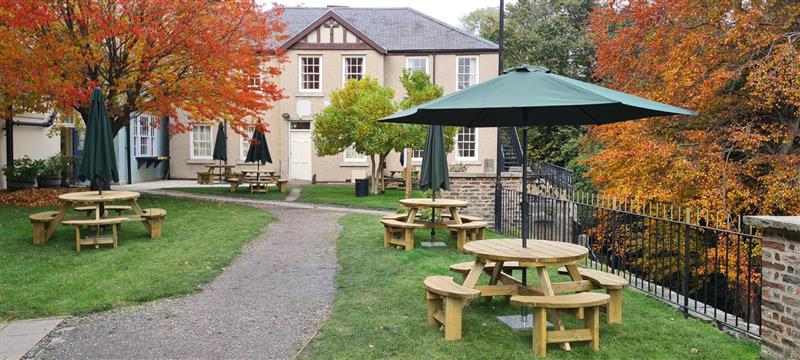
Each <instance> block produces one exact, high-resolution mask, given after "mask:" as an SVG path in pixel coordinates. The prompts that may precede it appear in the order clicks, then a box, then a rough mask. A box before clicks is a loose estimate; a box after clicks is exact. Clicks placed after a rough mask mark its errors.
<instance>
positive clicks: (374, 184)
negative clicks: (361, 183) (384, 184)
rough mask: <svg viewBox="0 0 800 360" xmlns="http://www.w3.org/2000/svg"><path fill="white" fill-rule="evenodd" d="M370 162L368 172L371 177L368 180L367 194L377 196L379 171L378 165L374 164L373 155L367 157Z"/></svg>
mask: <svg viewBox="0 0 800 360" xmlns="http://www.w3.org/2000/svg"><path fill="white" fill-rule="evenodd" d="M369 162H370V170H371V171H370V172H371V173H372V176H371V177H370V179H369V193H370V194H372V195H378V172H379V171H380V165H379V164H377V165H376V164H375V155H370V157H369Z"/></svg>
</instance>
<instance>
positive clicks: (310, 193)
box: [166, 185, 423, 210]
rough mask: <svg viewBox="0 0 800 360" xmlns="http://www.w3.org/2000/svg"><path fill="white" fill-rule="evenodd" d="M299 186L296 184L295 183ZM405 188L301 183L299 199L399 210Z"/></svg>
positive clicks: (212, 190)
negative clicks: (372, 191) (361, 192)
mask: <svg viewBox="0 0 800 360" xmlns="http://www.w3.org/2000/svg"><path fill="white" fill-rule="evenodd" d="M295 187H296V186H295ZM166 190H174V191H181V192H187V193H193V194H201V195H218V196H231V197H240V198H247V199H258V200H284V199H286V196H287V195H288V193H287V194H281V193H279V192H277V191H272V188H271V189H270V192H269V194H251V193H250V191H249V190H247V187H245V186H242V187H240V188H239V191H237V192H235V193H232V192H230V191H229V188H228V187H224V188H223V187H187V188H170V189H166ZM404 195H405V193H404V191H403V190H402V189H386V192H385V193H383V194H380V195H370V196H365V197H356V191H355V186H353V185H301V186H300V197H299V198H298V199H297V202H303V203H311V204H323V205H338V206H348V207H355V208H366V209H378V210H396V209H399V208H400V203H398V201H399V200H400V199H403V198H405V196H404ZM422 196H423V192H422V191H421V190H419V189H414V190H413V191H412V197H422Z"/></svg>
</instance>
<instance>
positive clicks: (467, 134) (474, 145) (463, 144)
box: [456, 127, 478, 160]
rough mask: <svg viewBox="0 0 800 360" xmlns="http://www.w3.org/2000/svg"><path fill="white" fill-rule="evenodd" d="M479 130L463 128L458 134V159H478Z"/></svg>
mask: <svg viewBox="0 0 800 360" xmlns="http://www.w3.org/2000/svg"><path fill="white" fill-rule="evenodd" d="M477 149H478V130H477V129H476V128H472V127H463V128H461V129H459V130H458V133H456V159H457V160H475V159H477V157H478V154H477Z"/></svg>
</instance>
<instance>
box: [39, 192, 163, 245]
mask: <svg viewBox="0 0 800 360" xmlns="http://www.w3.org/2000/svg"><path fill="white" fill-rule="evenodd" d="M139 196H140V194H139V193H138V192H135V191H112V190H108V191H103V193H102V194H100V193H99V192H97V191H83V192H74V193H66V194H61V195H59V196H58V200H59V201H60V202H61V205H60V206H59V209H58V213H57V214H56V216H55V217H54V218H53V221H52V222H51V223H50V225H49V226H48V227H47V230H46V232H45V238H44V241H45V242H46V241H47V240H50V237H52V236H53V232H54V231H55V230H56V228H58V226H59V225H61V222H62V221H64V217H65V216H66V214H67V211H69V210H70V209H71V208H72V207H73V206H74V205H77V204H106V203H111V202H122V203H126V204H127V205H130V207H131V210H133V212H134V214H135V215H134V216H131V217H128V218H129V219H130V220H140V219H141V218H140V217H141V215H142V214H143V213H144V211H143V210H142V208H141V207H139V204H138V203H137V202H136V200H138V199H139ZM101 216H102V214H100V211H95V218H96V219H99V218H100V217H101ZM142 224H143V225H144V227H145V229H147V231H148V232H149V231H150V225H149V224H148V223H147V222H142Z"/></svg>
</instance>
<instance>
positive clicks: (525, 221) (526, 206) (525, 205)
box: [522, 108, 531, 286]
mask: <svg viewBox="0 0 800 360" xmlns="http://www.w3.org/2000/svg"><path fill="white" fill-rule="evenodd" d="M522 119H523V124H527V123H528V109H527V108H525V109H523V110H522ZM530 211H531V208H530V203H529V202H528V127H527V126H523V128H522V247H524V248H526V247H528V235H529V233H528V232H529V230H530V229H529V228H530V218H529V217H530ZM527 280H528V271H527V269H524V270H522V286H526V285H527Z"/></svg>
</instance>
